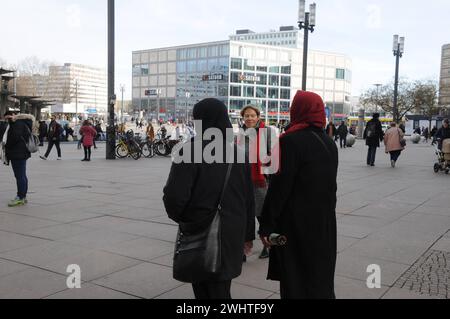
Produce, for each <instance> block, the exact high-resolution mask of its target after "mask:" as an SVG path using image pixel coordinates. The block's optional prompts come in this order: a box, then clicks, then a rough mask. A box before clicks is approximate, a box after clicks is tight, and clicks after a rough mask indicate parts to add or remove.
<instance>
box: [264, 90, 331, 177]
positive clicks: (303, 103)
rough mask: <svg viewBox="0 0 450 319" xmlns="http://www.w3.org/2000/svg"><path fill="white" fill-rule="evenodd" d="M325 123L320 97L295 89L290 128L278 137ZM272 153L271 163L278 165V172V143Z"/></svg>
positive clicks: (279, 147)
mask: <svg viewBox="0 0 450 319" xmlns="http://www.w3.org/2000/svg"><path fill="white" fill-rule="evenodd" d="M326 123H327V121H326V114H325V104H324V103H323V100H322V98H321V97H320V96H319V95H317V94H316V93H312V92H306V91H297V94H296V95H295V97H294V101H292V107H291V124H290V128H289V129H288V130H287V131H286V132H285V133H284V134H283V135H281V136H280V139H281V138H283V137H284V136H285V135H286V134H290V133H293V132H297V131H301V130H304V129H307V128H308V127H311V126H312V127H318V128H321V129H324V128H325V125H326ZM272 155H273V157H272V163H273V164H275V167H278V173H280V172H281V146H280V143H277V144H276V145H275V148H274V152H273V153H272ZM275 161H277V162H275Z"/></svg>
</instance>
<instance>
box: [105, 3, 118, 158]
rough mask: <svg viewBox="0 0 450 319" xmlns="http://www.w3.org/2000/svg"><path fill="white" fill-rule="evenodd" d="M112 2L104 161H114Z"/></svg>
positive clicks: (109, 9)
mask: <svg viewBox="0 0 450 319" xmlns="http://www.w3.org/2000/svg"><path fill="white" fill-rule="evenodd" d="M114 13H115V10H114V0H108V128H107V134H106V136H107V137H106V138H107V142H106V159H107V160H114V159H116V154H115V151H116V128H115V123H114V118H115V114H114V105H115V104H116V95H115V94H114V75H115V70H114V64H115V61H114V57H115V43H114V38H115V32H114V31H115V30H114V28H115V19H114Z"/></svg>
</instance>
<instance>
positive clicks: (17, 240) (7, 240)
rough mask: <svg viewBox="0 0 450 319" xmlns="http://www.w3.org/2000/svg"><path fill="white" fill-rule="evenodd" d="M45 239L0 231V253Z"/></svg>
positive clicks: (33, 244)
mask: <svg viewBox="0 0 450 319" xmlns="http://www.w3.org/2000/svg"><path fill="white" fill-rule="evenodd" d="M47 242H48V241H47V240H43V239H39V238H36V237H30V236H23V235H19V234H15V233H9V232H4V231H0V253H5V252H8V251H11V250H16V249H20V248H25V247H29V246H35V245H39V244H45V243H47Z"/></svg>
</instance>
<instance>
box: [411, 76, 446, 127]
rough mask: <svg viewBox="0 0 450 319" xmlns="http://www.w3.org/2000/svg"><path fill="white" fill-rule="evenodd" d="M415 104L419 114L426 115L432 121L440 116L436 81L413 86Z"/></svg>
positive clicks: (420, 82)
mask: <svg viewBox="0 0 450 319" xmlns="http://www.w3.org/2000/svg"><path fill="white" fill-rule="evenodd" d="M413 103H414V109H415V111H416V112H417V113H421V114H422V115H426V116H427V117H428V118H429V121H430V127H429V130H430V131H431V121H432V119H433V115H438V114H439V110H440V107H439V105H438V84H437V83H436V82H434V81H416V82H414V84H413Z"/></svg>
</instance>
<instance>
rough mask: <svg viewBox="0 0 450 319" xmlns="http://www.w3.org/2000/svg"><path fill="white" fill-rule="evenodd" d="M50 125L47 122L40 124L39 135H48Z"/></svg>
mask: <svg viewBox="0 0 450 319" xmlns="http://www.w3.org/2000/svg"><path fill="white" fill-rule="evenodd" d="M47 131H48V125H47V124H46V123H45V122H41V123H40V124H39V137H40V138H42V137H47Z"/></svg>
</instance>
